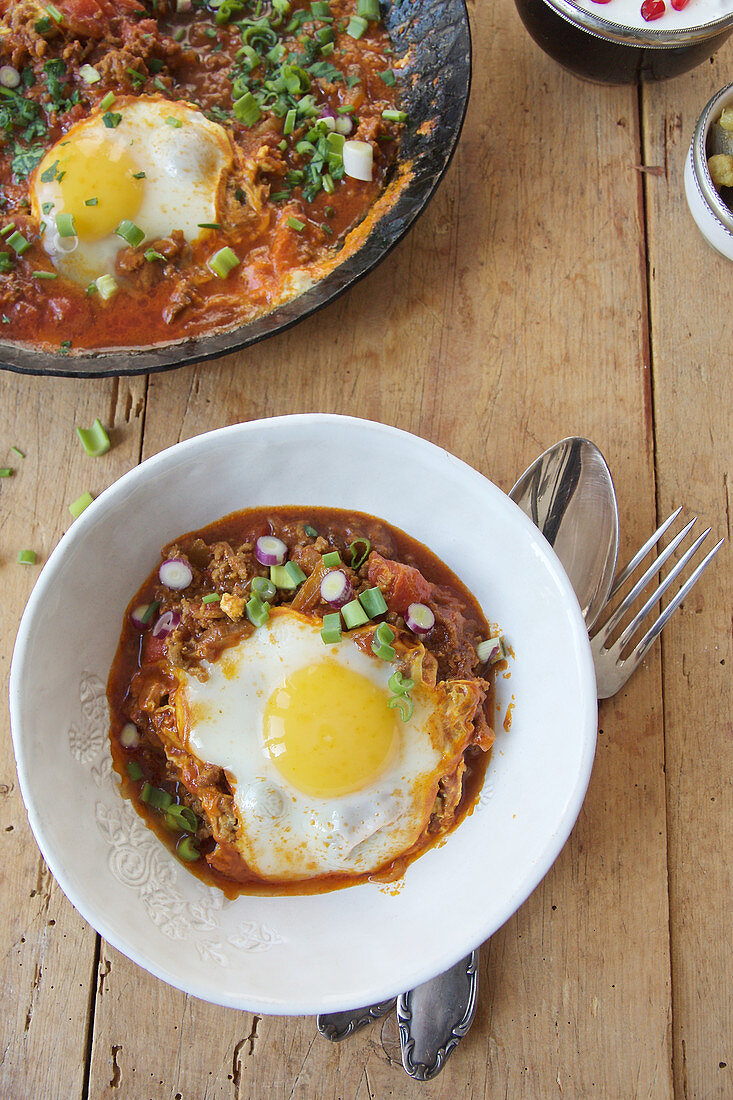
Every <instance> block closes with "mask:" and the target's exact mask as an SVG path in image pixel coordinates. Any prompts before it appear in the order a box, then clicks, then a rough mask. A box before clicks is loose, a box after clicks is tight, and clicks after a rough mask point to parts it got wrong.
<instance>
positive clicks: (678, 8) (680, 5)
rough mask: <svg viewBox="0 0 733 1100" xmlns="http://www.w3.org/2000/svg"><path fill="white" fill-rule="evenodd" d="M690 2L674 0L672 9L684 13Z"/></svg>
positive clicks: (688, 0)
mask: <svg viewBox="0 0 733 1100" xmlns="http://www.w3.org/2000/svg"><path fill="white" fill-rule="evenodd" d="M689 2H690V0H672V7H673V8H674V10H675V11H682V9H683V8H686V7H687V5H688V4H689Z"/></svg>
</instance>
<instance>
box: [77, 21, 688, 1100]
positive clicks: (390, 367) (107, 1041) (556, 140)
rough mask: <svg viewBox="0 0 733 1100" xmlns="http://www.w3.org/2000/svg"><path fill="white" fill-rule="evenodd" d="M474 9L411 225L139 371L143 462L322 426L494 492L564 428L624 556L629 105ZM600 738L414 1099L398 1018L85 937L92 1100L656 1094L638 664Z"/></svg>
mask: <svg viewBox="0 0 733 1100" xmlns="http://www.w3.org/2000/svg"><path fill="white" fill-rule="evenodd" d="M471 14H472V18H473V24H474V50H475V62H476V63H475V70H474V71H475V76H474V87H473V95H472V104H471V108H470V111H469V118H468V121H467V124H466V128H465V131H464V135H463V138H462V141H461V145H460V148H459V151H458V153H457V156H456V160H455V163H454V164H453V166H452V167H451V170H450V172H449V174H448V176H447V178H446V180H445V182H444V184H443V185H442V187H441V190H440V192H439V194H438V196H437V197H436V199H435V200H434V202H433V203H432V205H431V207H430V208H429V210H428V212H427V213H426V214H425V216H424V217H423V218H422V219H421V221H420V223H419V225H418V227H417V229H416V230H415V231H413V232H412V233H411V234H410V236H409V237H408V239H407V240H406V241H404V242H403V243H402V244H401V245H400V246H399V248H398V249H397V250H396V251H395V252H394V253H393V254H392V255H391V256H390V258H389V259H388V261H387V262H386V263H385V264H383V265H382V266H381V267H380V268H379V270H378V271H377V272H375V273H374V274H372V275H371V276H370V277H369V278H367V279H366V280H364V281H363V282H362V283H361V284H359V285H358V286H357V287H356V288H354V289H353V290H352V291H351V292H350V293H349V294H348V295H347V296H346V297H344V298H343V299H341V300H340V301H339V302H338V303H336V304H335V305H333V306H332V307H330V308H329V309H328V310H325V311H323V312H322V313H321V314H319V315H318V316H316V317H313V318H311V319H309V320H308V321H306V322H304V323H303V324H302V325H300V326H298V328H296V329H294V330H292V331H291V332H289V333H286V334H284V335H282V336H280V337H277V338H275V339H272V340H270V341H268V342H266V343H265V344H262V345H260V346H258V347H256V348H253V349H250V350H249V351H247V352H243V353H241V354H237V355H233V356H230V357H229V358H227V359H225V360H221V361H219V362H218V363H214V364H204V365H202V366H200V367H191V368H186V369H184V370H181V371H178V372H175V373H173V374H169V375H163V376H158V377H156V378H153V379H152V380H151V384H150V392H149V411H148V417H147V421H146V431H145V444H144V450H145V454H146V455H147V454H152V453H155V452H156V451H158V450H160V449H161V448H162V447H165V446H167V445H169V444H171V443H173V442H175V441H176V440H177V439H181V438H185V437H187V436H191V435H193V434H195V433H197V432H199V431H202V430H206V429H209V428H212V427H216V426H219V425H222V424H225V423H230V422H235V421H238V420H247V419H252V418H255V417H259V416H267V415H273V414H278V413H286V412H294V411H308V410H319V411H338V412H345V413H355V414H357V415H362V416H366V417H369V418H372V419H378V420H383V421H385V422H387V423H393V424H397V425H399V426H400V427H404V428H407V429H409V430H412V431H416V432H418V433H419V434H421V435H423V436H425V437H427V438H430V439H432V440H433V441H435V442H437V443H439V444H441V445H443V446H445V447H447V448H449V449H450V450H451V451H453V452H454V453H456V454H457V455H459V456H460V457H461V458H464V459H466V460H467V461H468V462H470V463H471V464H472V465H474V466H476V467H477V468H478V469H480V470H482V471H483V472H485V473H486V474H488V475H489V476H490V477H492V478H493V479H494V480H495V481H496V482H497V483H498V484H500V485H502V486H503V487H504V488H509V487H510V485H511V484H512V483H513V481H514V479H515V477H516V475H517V474H518V472H519V471H520V470H521V469H522V468H523V467H524V466H525V465H526V464H527V463H528V462H529V461H530V460H531V459H532V458H533V457H534V456H535V455H536V454H537V453H538V452H539V451H540V450H542V449H543V448H544V447H546V446H547V445H549V444H550V443H552V442H553V441H554V440H555V439H557V438H560V437H561V436H563V435H568V434H572V433H578V434H585V435H588V436H590V437H591V438H593V439H595V440H596V441H597V442H598V443H599V445H600V446H601V448H602V449H603V451H604V453H605V454H606V456H607V458H608V460H609V462H610V463H611V466H612V469H613V471H614V474H615V478H616V483H617V488H618V492H619V499H620V507H621V518H622V530H623V543H624V549H625V550H627V551H630V550H631V549H632V548H633V547H635V545H638V543H639V542H641V541H642V537H643V536H644V537H645V536H646V534H648V533H649V531H650V530H652V529H653V527H654V525H655V523H654V520H655V505H654V469H653V436H652V428H653V426H652V418H651V401H650V398H651V391H650V378H649V369H648V368H649V361H648V346H647V333H646V284H645V271H644V234H643V226H642V210H641V182H640V173H639V171H638V168H637V165H638V164H639V162H640V136H639V125H638V114H637V95H636V92H635V90H633V89H615V90H614V89H601V88H594V87H591V86H589V85H581V84H579V83H578V82H577V81H575V80H574V79H573V78H571V77H569V76H566V75H565V74H563V73H562V72H561V71H560V70H559V69H558V68H557V67H556V66H554V65H553V64H552V63H551V62H549V61H548V60H547V59H546V58H544V56H543V55H542V54H541V53H540V52H539V51H538V50H537V49H536V47H535V46H534V45H533V44H532V43H531V42H530V41H529V39H528V38H527V36H526V34H525V33H524V31H523V29H522V27H521V25H520V24H519V21H518V19H517V17H516V14H515V12H514V8H513V5H512V4H511V2H510V0H497V2H496V3H495V4H491V5H487V4H483V5H476V4H474V5H472V7H471ZM600 725H601V731H602V732H601V735H600V741H599V750H598V756H597V762H596V768H595V772H594V776H593V780H592V784H591V788H590V792H589V795H588V799H587V801H586V806H585V809H584V811H583V814H582V815H581V818H580V821H579V823H578V826H577V827H576V830H575V832H574V834H573V837H572V839H571V841H570V843H569V844H568V845H567V846H566V849H565V851H564V852H563V853H562V855H561V857H560V859H559V860H558V862H557V864H556V866H555V867H554V868H553V870H552V872H551V873H550V875H549V876H548V877H547V879H546V880H545V882H544V883H543V884H542V886H541V887H540V889H539V890H538V891H537V892H536V893H535V895H534V896H533V897H532V898H531V899H530V900H529V902H528V903H527V904H526V905H525V906H524V907H523V908H522V909H521V910H520V912H519V913H518V914H517V915H516V916H515V917H514V918H513V919H512V920H511V921H510V922H509V923H508V924H507V925H506V926H505V928H504V929H502V930H501V931H500V932H499V933H497V935H496V936H495V937H494V938H493V940H492V942H491V943H490V945H488V946H487V947H486V948H485V949H484V951H483V953H482V967H483V987H484V993H483V995H482V998H481V1005H480V1009H479V1015H478V1019H477V1022H476V1024H475V1026H474V1028H473V1030H472V1032H471V1033H470V1035H469V1037H468V1039H467V1040H466V1041H465V1043H464V1044H463V1046H462V1047H461V1048H460V1050H459V1052H458V1053H457V1054H456V1055H455V1056H454V1058H453V1059H452V1060H451V1061H450V1062H449V1064H448V1066H447V1067H446V1069H445V1071H444V1073H443V1074H442V1075H441V1076H440V1077H439V1078H438V1079H437V1080H436V1081H435V1082H433V1083H432V1084H430V1085H423V1086H418V1085H413V1084H412V1083H411V1082H409V1081H408V1080H407V1078H405V1076H404V1074H403V1073H402V1070H401V1067H400V1064H399V1055H398V1053H397V1049H396V1033H395V1030H394V1021H393V1019H392V1020H388V1021H386V1022H385V1023H378V1024H375V1025H373V1026H372V1027H371V1028H369V1029H368V1030H367V1031H366V1032H364V1033H362V1034H361V1035H359V1036H358V1037H356V1038H354V1039H353V1040H351V1041H350V1042H349V1043H348V1044H346V1045H344V1046H342V1047H333V1046H331V1045H329V1044H328V1043H326V1042H325V1041H324V1040H321V1039H319V1038H318V1037H317V1036H316V1033H315V1024H314V1021H313V1020H309V1019H284V1018H276V1017H271V1018H263V1019H261V1020H259V1021H255V1020H254V1019H253V1017H252V1016H251V1015H249V1014H237V1013H233V1012H231V1011H228V1010H223V1009H218V1008H215V1007H213V1006H209V1005H203V1004H201V1003H192V1002H191V1000H190V998H186V997H185V996H184V995H183V994H180V993H178V992H176V991H174V990H171V989H167V988H166V987H164V986H162V985H161V984H160V983H158V982H155V981H154V980H153V979H151V978H149V977H148V976H147V975H144V974H142V973H141V972H140V971H138V970H137V969H136V968H135V967H134V966H133V965H132V964H131V963H129V962H128V961H127V960H125V959H124V958H122V957H121V956H119V955H116V954H115V953H114V952H112V951H111V950H110V949H109V948H108V947H107V946H106V945H104V947H103V954H102V966H103V968H104V969H105V970H106V967H107V965H109V966H110V968H111V969H110V971H109V973H108V974H107V976H106V979H105V986H104V993H103V995H100V996H99V997H98V999H97V1006H96V1015H95V1036H94V1051H93V1060H92V1067H91V1078H90V1094H91V1095H94V1096H95V1097H96V1096H99V1097H114V1096H119V1095H121V1094H123V1095H124V1094H125V1090H126V1089H127V1090H129V1089H131V1088H133V1085H132V1082H145V1086H144V1087H145V1089H146V1090H148V1089H149V1092H150V1095H151V1096H154V1097H155V1098H156V1100H158V1098H163V1097H166V1098H167V1097H171V1098H175V1097H176V1096H189V1095H191V1096H200V1095H204V1094H205V1095H206V1096H227V1097H229V1096H237V1097H240V1098H244V1097H259V1096H263V1095H266V1096H267V1097H268V1100H270V1098H272V1100H280V1098H281V1097H283V1098H284V1097H303V1098H305V1097H312V1096H313V1095H318V1096H320V1097H328V1098H331V1097H334V1098H335V1097H337V1096H344V1095H348V1096H359V1097H362V1096H363V1097H382V1096H388V1095H400V1096H406V1097H407V1096H412V1095H415V1096H417V1095H418V1093H419V1095H421V1096H422V1097H427V1098H434V1097H448V1096H453V1095H455V1093H456V1091H457V1090H460V1091H461V1092H462V1093H467V1094H469V1095H472V1096H475V1097H484V1096H486V1097H489V1096H494V1095H498V1094H504V1095H510V1096H512V1097H528V1098H529V1097H537V1096H547V1095H555V1094H556V1093H558V1094H561V1095H562V1094H563V1093H564V1094H565V1095H576V1096H581V1095H589V1094H597V1095H601V1096H631V1095H633V1096H650V1097H651V1096H653V1097H665V1096H669V1095H671V1089H672V1085H671V1057H670V1027H669V1025H670V989H669V957H668V939H667V933H668V912H667V887H666V845H665V802H664V776H663V730H662V700H661V674H660V663H659V654H658V652H656V653H652V654H651V655H650V658H649V661H648V662H647V667H646V669H645V672H644V675H643V676H642V674H639V677H638V678H637V679H636V681H634V682H633V683H632V684H630V685H629V687H628V689H627V690H626V691H625V692H624V693H623V694H622V695H621V696H619V697H618V698H617V699H615V700H612V701H611V702H609V703H607V704H604V706H603V707H602V710H601V721H600ZM151 1018H152V1019H155V1021H156V1028H155V1029H150V1028H146V1027H144V1026H142V1025H141V1024H140V1021H144V1020H149V1019H151ZM194 1019H195V1030H194V1027H193V1023H192V1021H193V1020H194ZM133 1021H137V1024H134V1023H133ZM255 1023H256V1024H257V1026H256V1029H255V1027H254V1025H255ZM176 1028H177V1029H178V1030H175V1029H176ZM159 1029H160V1030H159ZM184 1030H185V1035H186V1037H187V1038H188V1037H190V1041H187V1042H186V1043H182V1041H181V1036H182V1035H183V1034H184ZM166 1036H167V1038H168V1040H169V1042H166V1041H165V1039H166ZM115 1047H117V1048H120V1049H119V1050H118V1053H117V1067H118V1070H119V1074H118V1075H116V1074H115V1071H114V1066H113V1065H112V1062H111V1058H112V1054H111V1052H112V1051H113V1050H114V1049H115ZM118 1090H119V1091H118ZM316 1090H317V1091H316ZM145 1094H146V1095H147V1091H146V1093H145Z"/></svg>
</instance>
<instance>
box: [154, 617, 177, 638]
mask: <svg viewBox="0 0 733 1100" xmlns="http://www.w3.org/2000/svg"><path fill="white" fill-rule="evenodd" d="M180 621H181V616H180V615H179V614H178V612H177V611H164V612H163V614H162V615H161V616H160V618H159V619H158V621H157V623H156V624H155V626H154V627H153V637H154V638H167V637H168V635H169V634H171V633H172V632H173V631H174V630H175V629H176V627H177V626H178V624H179V623H180Z"/></svg>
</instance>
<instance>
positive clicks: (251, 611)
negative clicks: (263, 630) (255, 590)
mask: <svg viewBox="0 0 733 1100" xmlns="http://www.w3.org/2000/svg"><path fill="white" fill-rule="evenodd" d="M246 611H247V618H248V619H249V621H250V622H251V623H252V626H262V625H263V624H264V623H266V622H267V620H268V618H269V615H270V605H269V604H268V603H263V602H262V600H261V599H260V598H259V596H252V597H251V598H250V599H249V600H248V601H247V606H246Z"/></svg>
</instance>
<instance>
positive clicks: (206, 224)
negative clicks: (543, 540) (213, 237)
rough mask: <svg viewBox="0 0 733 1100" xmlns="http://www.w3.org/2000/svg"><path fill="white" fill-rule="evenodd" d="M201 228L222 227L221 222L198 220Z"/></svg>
mask: <svg viewBox="0 0 733 1100" xmlns="http://www.w3.org/2000/svg"><path fill="white" fill-rule="evenodd" d="M197 225H198V227H199V229H221V226H220V224H219V222H197Z"/></svg>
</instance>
